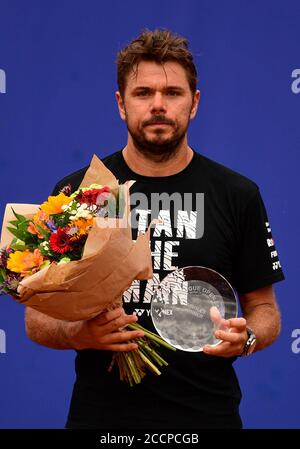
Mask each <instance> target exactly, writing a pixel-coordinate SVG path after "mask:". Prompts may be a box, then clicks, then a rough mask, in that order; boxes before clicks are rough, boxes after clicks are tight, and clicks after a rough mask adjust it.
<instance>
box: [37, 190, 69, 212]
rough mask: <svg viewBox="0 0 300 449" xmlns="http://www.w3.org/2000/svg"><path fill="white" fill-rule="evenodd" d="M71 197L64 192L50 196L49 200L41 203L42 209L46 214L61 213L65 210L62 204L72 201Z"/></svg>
mask: <svg viewBox="0 0 300 449" xmlns="http://www.w3.org/2000/svg"><path fill="white" fill-rule="evenodd" d="M71 201H72V200H71V198H70V197H69V196H66V195H65V194H64V193H60V194H59V195H56V196H49V197H48V201H45V202H44V203H43V204H42V205H41V209H42V211H44V212H46V214H49V215H51V214H61V213H62V212H63V210H62V206H64V205H67V204H69V203H70V202H71Z"/></svg>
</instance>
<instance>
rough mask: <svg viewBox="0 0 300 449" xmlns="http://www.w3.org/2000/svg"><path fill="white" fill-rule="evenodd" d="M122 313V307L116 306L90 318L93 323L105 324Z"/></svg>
mask: <svg viewBox="0 0 300 449" xmlns="http://www.w3.org/2000/svg"><path fill="white" fill-rule="evenodd" d="M123 314H124V309H123V308H122V307H118V308H117V309H114V310H109V311H108V312H102V313H100V314H99V315H97V316H95V317H94V318H92V320H90V321H93V322H94V323H96V324H99V325H100V326H101V325H102V324H106V323H108V322H109V321H112V320H115V319H116V318H118V317H120V316H122V315H123Z"/></svg>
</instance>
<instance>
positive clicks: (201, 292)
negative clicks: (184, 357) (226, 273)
mask: <svg viewBox="0 0 300 449" xmlns="http://www.w3.org/2000/svg"><path fill="white" fill-rule="evenodd" d="M237 312H238V301H237V296H236V294H235V291H234V290H233V288H232V287H231V285H230V284H229V282H228V281H227V280H226V279H225V278H224V277H223V276H222V275H221V274H219V273H218V272H216V271H214V270H212V269H210V268H206V267H200V266H190V267H184V268H180V269H178V270H175V271H173V272H171V273H169V274H168V275H167V276H166V277H165V278H164V279H163V280H162V281H161V283H160V284H159V286H158V287H157V290H156V291H155V293H154V295H153V298H152V301H151V317H152V321H153V324H154V327H155V329H156V331H157V332H158V334H159V335H160V336H161V337H162V338H163V339H164V340H165V341H166V342H168V343H170V344H171V345H172V346H174V347H175V348H178V349H181V350H182V351H189V352H199V351H202V350H203V347H204V346H205V345H207V344H208V345H212V346H216V345H218V344H219V343H221V342H222V340H219V339H217V338H216V337H215V335H214V332H215V331H216V330H217V329H223V330H227V328H225V327H224V319H226V320H228V319H230V318H236V316H237Z"/></svg>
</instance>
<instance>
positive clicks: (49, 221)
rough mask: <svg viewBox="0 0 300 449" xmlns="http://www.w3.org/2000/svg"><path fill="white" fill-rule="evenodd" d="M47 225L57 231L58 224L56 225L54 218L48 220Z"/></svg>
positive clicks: (51, 229)
mask: <svg viewBox="0 0 300 449" xmlns="http://www.w3.org/2000/svg"><path fill="white" fill-rule="evenodd" d="M46 225H47V227H48V228H49V229H50V231H52V232H56V231H57V226H56V224H55V223H54V221H53V220H48V221H46Z"/></svg>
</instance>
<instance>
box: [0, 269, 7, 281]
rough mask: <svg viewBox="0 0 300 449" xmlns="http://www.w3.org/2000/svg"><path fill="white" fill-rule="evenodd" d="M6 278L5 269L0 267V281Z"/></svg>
mask: <svg viewBox="0 0 300 449" xmlns="http://www.w3.org/2000/svg"><path fill="white" fill-rule="evenodd" d="M5 279H6V271H5V269H4V268H0V282H4V281H5Z"/></svg>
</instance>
